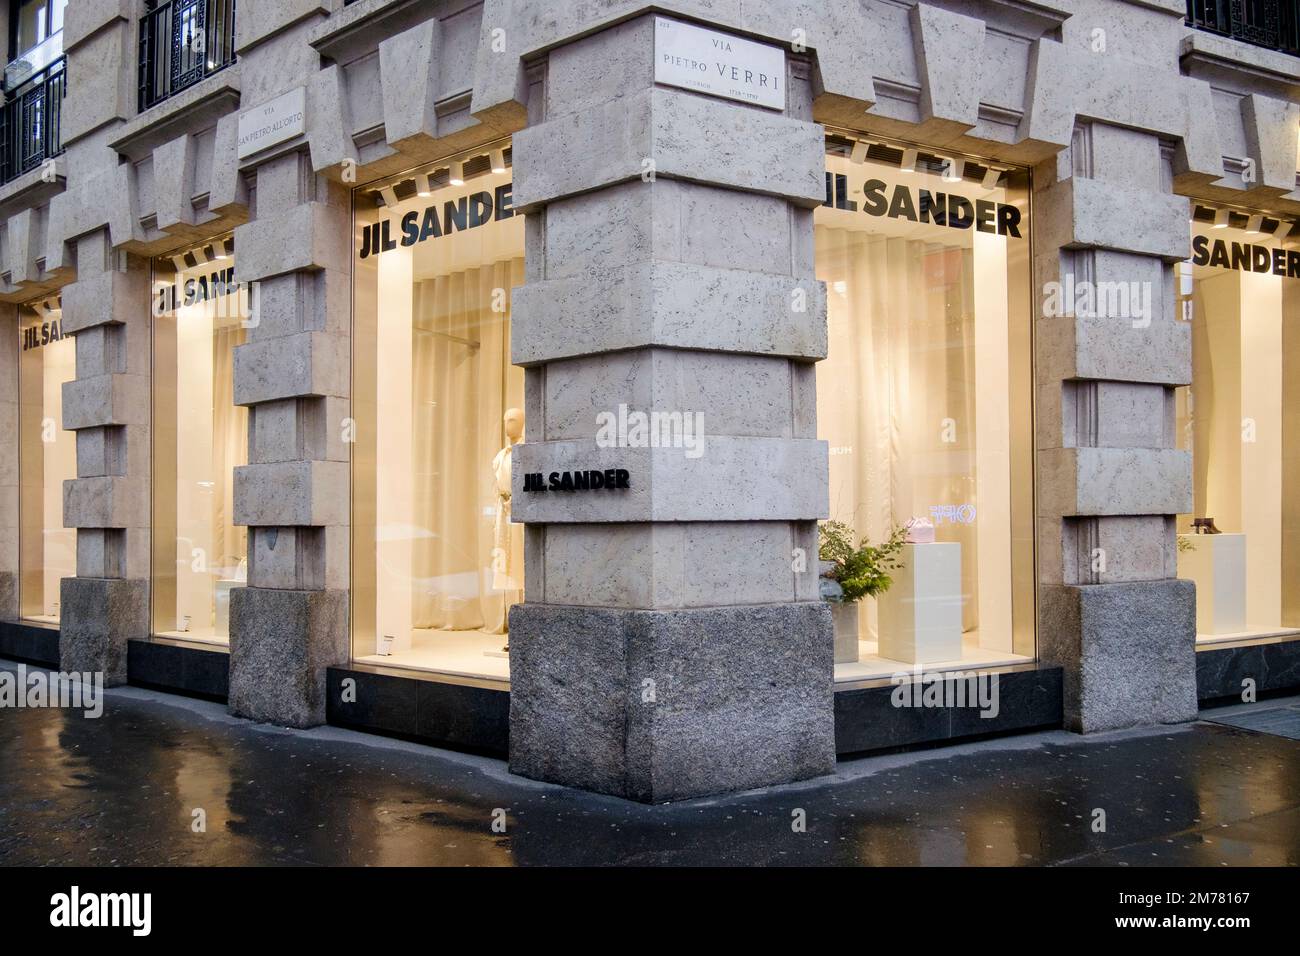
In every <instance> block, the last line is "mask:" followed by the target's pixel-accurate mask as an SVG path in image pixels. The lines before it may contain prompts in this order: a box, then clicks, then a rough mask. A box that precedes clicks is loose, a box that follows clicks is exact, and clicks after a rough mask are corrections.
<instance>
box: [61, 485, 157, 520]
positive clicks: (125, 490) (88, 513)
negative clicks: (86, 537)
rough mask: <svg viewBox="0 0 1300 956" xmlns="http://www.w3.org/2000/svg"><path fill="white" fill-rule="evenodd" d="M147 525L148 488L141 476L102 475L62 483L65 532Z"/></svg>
mask: <svg viewBox="0 0 1300 956" xmlns="http://www.w3.org/2000/svg"><path fill="white" fill-rule="evenodd" d="M148 523H149V485H148V479H147V478H145V477H143V476H138V477H125V476H122V475H105V476H100V477H91V478H69V479H66V480H65V481H64V482H63V526H64V527H65V528H142V527H146V526H147V525H148Z"/></svg>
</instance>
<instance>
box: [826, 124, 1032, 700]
mask: <svg viewBox="0 0 1300 956" xmlns="http://www.w3.org/2000/svg"><path fill="white" fill-rule="evenodd" d="M826 169H827V173H826V203H825V204H824V205H823V206H822V207H821V208H819V209H818V210H817V212H816V217H815V224H816V226H815V242H816V257H817V277H818V278H819V279H822V280H823V281H825V282H826V284H827V293H828V299H829V316H828V321H829V335H830V338H829V357H828V358H827V359H826V361H824V362H822V363H820V364H819V365H818V366H817V422H818V430H819V433H820V436H821V437H822V438H823V439H826V440H827V441H828V442H829V444H830V504H831V516H832V519H833V520H835V521H838V522H841V523H842V524H843V525H844V526H847V528H848V529H849V530H848V534H849V537H850V539H851V541H852V543H853V544H855V545H856V544H857V543H858V542H859V541H860V540H861V539H862V538H864V537H865V538H867V539H869V540H870V541H871V542H872V543H874V544H879V543H882V542H884V541H886V540H887V539H888V538H889V536H890V534H891V532H893V531H894V530H895V529H898V528H901V527H903V526H905V525H906V524H907V523H908V522H909V521H912V520H913V519H916V521H915V522H914V524H915V528H914V530H913V531H912V533H911V537H912V539H913V541H912V542H910V543H907V544H905V545H904V546H903V547H902V549H901V550H900V551H899V552H898V554H897V555H896V559H897V562H898V567H897V569H896V570H894V571H892V572H891V573H890V576H891V577H892V579H893V583H892V585H891V586H890V587H889V588H888V589H887V590H885V591H883V592H881V593H879V594H877V595H875V596H866V597H863V598H862V599H861V600H860V601H859V602H857V604H856V605H853V606H851V607H845V606H843V605H841V606H837V607H836V608H835V611H836V615H835V617H836V630H837V641H836V678H837V679H838V680H853V679H861V678H869V677H879V676H885V675H889V674H892V673H895V672H898V671H906V670H908V669H909V668H911V667H913V666H922V667H924V668H926V669H945V668H957V667H968V666H991V665H996V664H1007V663H1017V662H1022V661H1025V660H1029V659H1031V658H1032V656H1033V654H1034V637H1033V628H1034V557H1033V547H1034V540H1033V531H1034V526H1033V515H1034V507H1033V494H1032V482H1033V455H1032V448H1033V442H1032V429H1033V416H1032V357H1031V356H1032V353H1031V325H1030V299H1029V293H1030V278H1029V229H1028V227H1029V217H1028V201H1027V185H1028V183H1027V174H1026V173H1024V172H1022V171H1017V170H1006V169H1001V168H997V167H991V166H990V165H988V164H986V163H982V162H979V161H976V160H968V159H965V158H964V157H960V156H946V157H940V156H934V155H930V154H927V152H926V151H925V150H917V149H912V148H908V147H905V146H901V145H900V146H893V145H889V144H884V143H879V142H872V143H866V142H861V141H858V140H856V139H854V138H852V137H838V136H831V137H830V138H829V139H828V145H827V160H826Z"/></svg>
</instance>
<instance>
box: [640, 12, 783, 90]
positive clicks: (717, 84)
mask: <svg viewBox="0 0 1300 956" xmlns="http://www.w3.org/2000/svg"><path fill="white" fill-rule="evenodd" d="M655 82H656V83H663V84H665V85H667V86H678V87H681V88H682V89H685V90H695V91H696V92H697V93H708V94H709V95H711V96H721V97H723V98H725V99H729V100H739V101H740V102H742V103H754V104H756V105H758V106H766V107H769V108H771V109H775V110H783V109H785V50H783V49H781V48H780V47H776V46H768V45H767V44H765V43H755V42H754V41H752V40H742V39H741V38H740V37H735V36H731V35H730V34H727V33H719V32H718V31H717V30H708V29H705V28H704V27H697V26H694V25H693V24H690V23H681V22H679V21H677V20H667V19H665V18H663V17H655Z"/></svg>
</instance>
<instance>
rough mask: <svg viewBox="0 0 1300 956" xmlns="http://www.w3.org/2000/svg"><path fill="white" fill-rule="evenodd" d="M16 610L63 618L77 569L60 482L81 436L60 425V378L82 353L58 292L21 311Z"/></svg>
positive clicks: (53, 620) (30, 616)
mask: <svg viewBox="0 0 1300 956" xmlns="http://www.w3.org/2000/svg"><path fill="white" fill-rule="evenodd" d="M18 319H19V321H18V336H19V352H18V471H19V487H18V510H19V514H20V518H19V528H18V549H19V558H18V564H19V576H20V578H21V587H20V591H21V593H20V595H19V609H18V612H19V615H20V616H21V617H23V618H26V619H27V620H32V621H40V622H43V623H46V624H57V623H58V622H59V590H60V581H61V580H62V579H63V578H67V577H74V576H75V575H76V573H77V532H76V530H75V529H73V528H65V527H64V526H63V483H64V482H65V481H67V480H69V479H71V478H75V477H77V436H76V435H75V434H74V433H73V432H69V431H64V429H63V384H64V383H65V382H70V381H72V380H73V379H74V378H75V377H76V365H77V353H76V346H75V342H74V340H73V337H72V336H71V335H66V336H65V335H64V334H63V310H62V307H61V304H60V301H59V299H58V298H57V297H55V298H51V299H45V300H42V301H38V302H35V303H32V304H30V305H25V306H22V307H20V308H19V310H18Z"/></svg>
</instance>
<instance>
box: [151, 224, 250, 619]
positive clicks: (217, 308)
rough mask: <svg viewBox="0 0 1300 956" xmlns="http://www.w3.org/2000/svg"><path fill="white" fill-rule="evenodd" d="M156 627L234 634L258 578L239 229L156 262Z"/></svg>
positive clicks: (246, 295)
mask: <svg viewBox="0 0 1300 956" xmlns="http://www.w3.org/2000/svg"><path fill="white" fill-rule="evenodd" d="M152 307H153V382H154V392H153V589H152V602H153V609H152V620H153V633H154V634H155V635H156V636H160V637H171V638H180V639H185V640H193V641H202V642H212V643H218V644H224V643H227V642H228V641H229V639H230V592H231V590H232V589H233V588H236V587H242V586H243V585H244V584H246V583H247V580H248V532H247V529H245V528H242V527H240V526H238V525H236V524H234V508H233V485H234V470H235V468H236V467H237V466H239V465H243V464H246V463H247V461H248V410H247V409H246V408H241V407H239V406H237V405H235V401H234V387H235V380H234V363H235V348H236V347H237V346H239V345H241V344H242V343H243V342H244V341H245V340H246V339H247V336H248V327H249V325H250V323H251V318H250V302H249V291H248V289H247V287H246V284H244V283H241V282H239V281H238V279H237V278H236V273H235V255H234V242H233V240H232V239H231V238H230V237H229V236H225V237H221V238H218V239H216V240H214V241H212V242H207V243H204V244H202V245H199V246H196V247H195V248H193V249H190V250H187V251H185V252H183V253H180V254H177V255H174V256H169V257H164V258H159V259H155V260H154V263H153V305H152Z"/></svg>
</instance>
